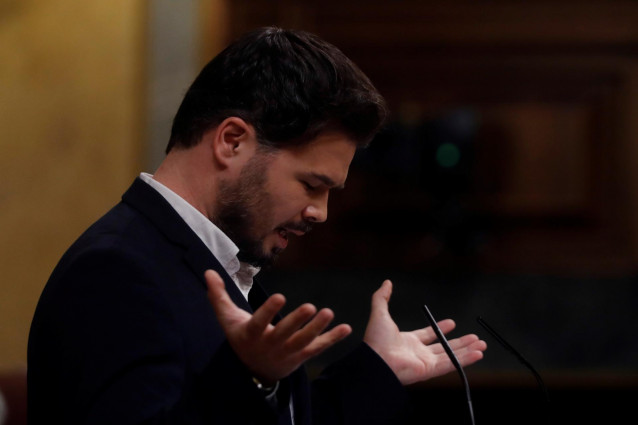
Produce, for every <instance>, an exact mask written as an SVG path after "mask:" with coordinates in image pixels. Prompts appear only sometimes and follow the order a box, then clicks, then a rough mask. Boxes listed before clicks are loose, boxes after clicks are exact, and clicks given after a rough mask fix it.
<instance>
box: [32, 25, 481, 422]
mask: <svg viewBox="0 0 638 425" xmlns="http://www.w3.org/2000/svg"><path fill="white" fill-rule="evenodd" d="M385 115H386V110H385V106H384V102H383V99H382V98H381V96H380V95H379V94H378V93H377V91H376V90H375V89H374V87H373V86H372V84H371V83H370V82H369V81H368V79H367V78H366V77H365V75H363V73H362V72H361V71H360V70H358V68H357V67H356V66H355V65H354V64H352V63H351V62H350V61H349V60H348V59H347V58H346V57H345V56H344V55H343V54H342V53H341V52H340V51H339V50H337V49H336V48H335V47H334V46H332V45H330V44H328V43H326V42H325V41H323V40H321V39H319V38H317V37H315V36H312V35H310V34H307V33H303V32H296V31H284V30H280V29H276V28H265V29H261V30H258V31H255V32H253V33H250V34H248V35H246V36H244V37H243V38H241V39H240V40H238V41H236V42H235V43H233V44H232V45H230V46H229V47H228V48H227V49H226V50H224V51H223V52H222V53H221V54H220V55H218V56H217V57H216V58H215V59H214V60H213V61H211V62H210V63H209V64H208V65H207V66H206V67H205V68H204V69H203V70H202V72H201V73H200V75H199V76H198V77H197V78H196V80H195V82H194V83H193V85H192V86H191V87H190V89H189V90H188V92H187V94H186V95H185V98H184V100H183V102H182V104H181V106H180V108H179V110H178V112H177V114H176V117H175V120H174V123H173V129H172V133H171V138H170V141H169V145H168V148H167V156H166V158H165V160H164V161H163V162H162V164H161V165H160V167H159V168H158V170H157V171H156V173H155V174H154V175H153V176H151V175H148V174H142V175H141V176H140V178H139V179H137V180H136V181H135V182H134V183H133V185H132V186H131V187H130V188H129V190H128V191H127V192H126V193H125V194H124V195H123V197H122V202H121V203H120V204H118V205H117V206H115V207H114V208H113V209H112V210H111V211H110V212H109V213H107V214H106V215H105V216H104V217H103V218H101V219H100V220H98V221H97V222H96V223H95V224H94V225H93V226H91V227H90V228H89V229H88V230H87V231H86V232H85V233H84V234H83V235H82V236H81V237H80V238H79V239H78V241H76V242H75V243H74V244H73V246H72V247H71V248H70V249H69V250H68V251H67V253H65V255H64V256H63V258H62V259H61V260H60V263H59V264H58V266H57V267H56V269H55V270H54V271H53V273H52V275H51V278H50V279H49V282H48V283H47V285H46V287H45V289H44V291H43V293H42V296H41V299H40V301H39V303H38V307H37V309H36V312H35V316H34V319H33V323H32V327H31V333H30V339H29V352H28V362H29V365H28V366H29V369H28V380H29V382H28V385H29V387H28V391H29V421H30V423H31V424H40V423H64V424H138V423H140V424H141V423H144V424H159V423H161V424H167V423H177V424H204V423H209V424H231V423H232V424H292V423H294V424H311V423H313V424H340V423H344V424H363V423H365V424H384V423H387V424H396V423H400V422H399V421H400V418H401V415H402V412H404V410H405V397H404V394H403V390H402V385H405V384H410V383H413V382H417V381H420V380H424V379H428V378H430V377H433V376H438V375H441V374H444V373H447V372H449V371H450V370H452V366H451V363H450V361H449V360H448V359H447V357H446V355H445V353H444V351H443V350H442V348H441V347H440V345H438V344H433V345H428V344H430V343H432V341H433V340H434V339H435V337H434V334H433V333H432V330H431V329H429V328H428V329H422V330H418V331H414V332H409V333H401V332H399V329H398V328H397V327H396V325H395V324H394V322H393V321H392V319H391V317H390V315H389V313H388V306H387V303H388V300H389V298H390V293H391V283H390V282H389V281H386V282H384V283H383V285H382V286H381V288H380V289H379V290H378V291H377V292H376V293H375V294H374V295H373V299H372V313H371V315H370V320H369V323H368V327H367V330H366V334H365V338H364V342H363V343H362V344H361V345H360V347H358V348H357V349H356V350H355V351H354V352H353V353H351V354H350V355H348V356H346V357H345V358H344V359H343V360H342V361H340V362H338V363H336V364H335V365H333V366H331V367H330V368H328V370H327V371H326V372H325V373H324V374H323V375H322V376H321V377H320V378H319V379H318V380H317V381H316V382H315V383H313V384H312V386H310V385H309V384H308V382H307V378H306V375H305V373H304V371H303V367H302V366H303V364H304V362H305V361H306V360H308V359H309V358H311V357H313V356H315V355H317V354H318V353H320V352H322V351H323V350H325V349H327V348H328V347H330V346H332V345H333V344H335V343H336V342H338V341H339V340H341V339H343V338H344V337H346V336H347V335H348V334H349V333H350V327H349V326H348V325H345V324H341V325H338V326H335V327H333V328H331V329H330V330H327V331H325V332H324V330H325V329H326V328H327V327H328V325H329V323H330V322H331V320H332V318H333V313H332V312H331V311H330V310H329V309H323V310H321V311H319V312H317V311H316V308H315V307H314V306H312V305H309V304H304V305H302V306H300V307H298V308H297V309H295V310H294V311H292V312H291V313H290V314H288V315H286V316H285V317H283V318H280V317H279V316H278V313H279V311H280V310H281V308H282V307H283V305H284V302H285V300H284V297H283V296H282V295H280V294H275V295H273V296H271V297H268V296H267V295H266V294H265V292H264V291H263V289H262V288H261V287H260V286H259V285H258V284H256V283H254V282H253V277H254V276H255V274H256V273H257V272H258V270H259V267H260V266H263V265H265V264H269V263H271V262H272V261H273V260H274V259H275V257H276V256H277V255H278V254H279V253H280V252H281V251H283V250H284V249H285V248H286V245H287V244H288V238H289V237H290V236H291V235H296V236H301V235H303V234H304V233H305V232H307V231H308V230H310V228H311V227H312V225H313V224H315V223H320V222H323V221H325V220H326V219H327V203H328V194H329V192H330V190H331V189H333V188H338V187H341V186H343V185H344V182H345V180H346V177H347V172H348V168H349V165H350V162H351V160H352V157H353V155H354V153H355V150H356V148H357V147H358V146H363V145H365V144H367V143H368V142H369V141H370V139H371V138H372V137H373V135H374V134H375V132H376V131H377V129H378V128H379V126H380V125H381V124H382V123H383V120H384V119H385ZM440 326H441V328H443V330H444V331H450V330H451V329H452V328H453V327H454V323H453V322H452V321H451V320H446V321H443V322H441V324H440ZM452 345H453V347H454V349H455V350H456V352H457V356H458V357H459V359H460V361H461V363H462V364H464V365H467V364H471V363H473V362H475V361H477V360H479V359H480V358H481V357H482V351H483V350H484V349H485V343H484V342H483V341H480V340H478V338H477V337H476V336H474V335H467V336H464V337H462V338H459V339H456V340H454V341H452Z"/></svg>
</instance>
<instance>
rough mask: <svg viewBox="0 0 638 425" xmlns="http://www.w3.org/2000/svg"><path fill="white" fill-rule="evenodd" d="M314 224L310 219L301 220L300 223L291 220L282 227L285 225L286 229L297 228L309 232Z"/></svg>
mask: <svg viewBox="0 0 638 425" xmlns="http://www.w3.org/2000/svg"><path fill="white" fill-rule="evenodd" d="M312 226H313V225H312V223H310V222H308V221H301V222H298V223H295V222H292V221H289V222H287V223H284V224H283V225H282V226H281V227H283V228H284V229H290V230H297V231H299V232H303V233H308V232H310V231H311V230H312Z"/></svg>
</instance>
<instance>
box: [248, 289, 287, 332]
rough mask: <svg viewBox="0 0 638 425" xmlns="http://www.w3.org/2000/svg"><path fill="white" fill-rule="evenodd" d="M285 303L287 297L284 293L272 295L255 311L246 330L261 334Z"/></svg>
mask: <svg viewBox="0 0 638 425" xmlns="http://www.w3.org/2000/svg"><path fill="white" fill-rule="evenodd" d="M285 304H286V298H284V296H283V295H281V294H274V295H271V296H270V297H268V299H267V300H266V301H265V302H264V303H263V304H262V305H261V307H259V308H258V309H257V310H256V311H255V312H254V313H253V315H252V317H251V318H250V320H249V321H248V324H247V326H246V330H247V331H248V332H249V333H250V334H253V335H261V334H262V333H263V332H264V330H265V329H266V327H267V326H268V325H270V323H271V322H272V319H274V318H275V316H276V315H277V313H279V311H280V310H281V309H282V307H283V306H284V305H285Z"/></svg>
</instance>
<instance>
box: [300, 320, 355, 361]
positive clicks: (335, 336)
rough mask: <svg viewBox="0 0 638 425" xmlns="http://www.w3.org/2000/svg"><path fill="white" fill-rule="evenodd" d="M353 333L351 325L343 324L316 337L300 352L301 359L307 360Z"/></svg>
mask: <svg viewBox="0 0 638 425" xmlns="http://www.w3.org/2000/svg"><path fill="white" fill-rule="evenodd" d="M350 333H352V328H351V327H350V325H346V324H341V325H339V326H335V327H334V328H332V329H330V330H329V331H328V332H325V333H323V334H321V335H319V336H318V337H317V338H315V339H314V340H313V341H312V342H311V343H310V344H308V345H307V346H306V347H305V348H304V349H303V350H302V351H301V352H300V354H299V361H300V362H305V361H306V360H308V359H309V358H311V357H314V356H317V355H318V354H321V353H322V352H323V351H325V350H326V349H328V348H330V347H332V346H333V345H334V344H336V343H337V342H339V341H341V340H342V339H344V338H345V337H347V336H348V335H350Z"/></svg>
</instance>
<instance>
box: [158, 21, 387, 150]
mask: <svg viewBox="0 0 638 425" xmlns="http://www.w3.org/2000/svg"><path fill="white" fill-rule="evenodd" d="M231 116H236V117H239V118H242V119H243V120H245V121H246V122H248V123H249V124H251V125H252V126H253V127H254V128H255V130H256V132H257V136H258V138H259V142H260V143H262V144H264V145H267V146H271V147H274V148H281V147H285V146H291V145H295V144H303V143H306V142H309V141H311V140H313V139H314V138H315V137H317V136H318V135H319V134H320V133H321V132H322V131H325V130H338V131H342V132H343V133H344V134H346V135H347V136H348V137H349V138H351V139H352V140H353V141H354V142H356V143H357V144H358V145H366V144H367V143H368V142H369V141H370V140H371V139H372V137H373V136H374V135H375V134H376V132H377V131H378V130H379V128H380V127H381V125H382V124H383V123H384V121H385V119H386V117H387V108H386V105H385V101H384V99H383V97H382V96H381V95H380V94H379V92H378V91H377V90H376V89H375V88H374V86H373V85H372V83H371V82H370V80H369V79H368V78H367V77H366V76H365V74H364V73H363V72H362V71H361V70H360V69H359V68H358V67H357V66H356V65H355V64H354V63H353V62H352V61H351V60H350V59H348V58H347V57H346V56H345V55H344V54H343V53H342V52H341V51H340V50H339V49H337V48H336V47H335V46H333V45H331V44H329V43H327V42H326V41H324V40H322V39H320V38H319V37H317V36H315V35H312V34H309V33H307V32H303V31H293V30H283V29H280V28H274V27H268V28H261V29H259V30H256V31H253V32H250V33H248V34H246V35H245V36H243V37H242V38H240V39H239V40H237V41H235V42H234V43H232V44H231V45H230V46H228V47H227V48H226V49H225V50H224V51H222V52H221V53H220V54H219V55H217V56H216V57H215V58H214V59H213V60H212V61H210V62H209V63H208V64H207V65H206V66H205V67H204V69H203V70H202V71H201V73H200V74H199V75H198V76H197V78H196V79H195V81H194V82H193V84H192V85H191V87H190V88H189V89H188V92H186V95H185V96H184V100H183V101H182V104H181V105H180V107H179V110H178V111H177V114H176V115H175V119H174V120H173V128H172V130H171V138H170V141H169V143H168V147H167V149H166V151H167V152H168V151H170V150H171V148H172V147H173V146H181V147H190V146H193V145H195V144H197V143H198V142H199V140H200V139H201V137H202V135H203V134H204V132H206V131H207V130H209V129H211V128H213V127H215V126H217V125H219V124H220V123H221V122H222V121H223V120H224V119H226V118H228V117H231Z"/></svg>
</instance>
